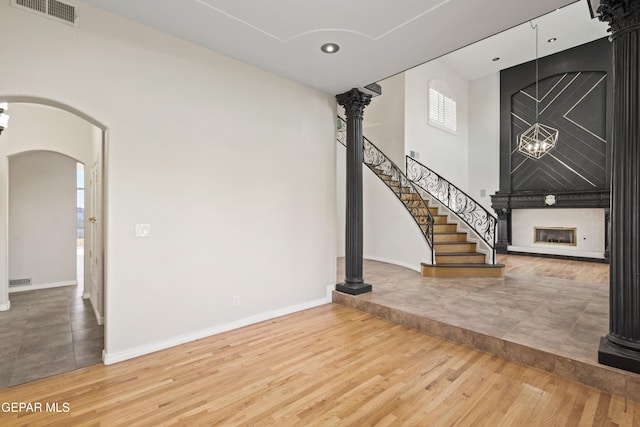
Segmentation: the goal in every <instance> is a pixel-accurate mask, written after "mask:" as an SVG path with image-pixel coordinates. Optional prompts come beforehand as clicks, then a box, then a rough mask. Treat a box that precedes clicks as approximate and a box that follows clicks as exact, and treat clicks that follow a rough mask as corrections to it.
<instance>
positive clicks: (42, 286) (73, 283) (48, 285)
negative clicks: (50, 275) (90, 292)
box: [9, 280, 78, 294]
mask: <svg viewBox="0 0 640 427" xmlns="http://www.w3.org/2000/svg"><path fill="white" fill-rule="evenodd" d="M77 285H78V281H77V280H69V281H67V282H52V283H41V284H39V285H28V286H15V287H13V288H9V293H10V294H12V293H14V292H26V291H37V290H38V289H50V288H60V287H62V286H77Z"/></svg>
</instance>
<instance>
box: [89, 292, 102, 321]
mask: <svg viewBox="0 0 640 427" xmlns="http://www.w3.org/2000/svg"><path fill="white" fill-rule="evenodd" d="M89 301H91V307H93V314H95V316H96V321H97V322H98V325H104V316H102V315H101V314H100V312H99V311H98V308H97V307H96V304H95V303H94V302H93V299H91V298H89Z"/></svg>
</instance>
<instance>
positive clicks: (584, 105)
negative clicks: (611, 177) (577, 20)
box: [510, 71, 607, 192]
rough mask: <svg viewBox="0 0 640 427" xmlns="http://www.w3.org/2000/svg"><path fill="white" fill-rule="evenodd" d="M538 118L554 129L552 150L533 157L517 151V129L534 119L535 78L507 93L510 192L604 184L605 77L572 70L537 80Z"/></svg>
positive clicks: (583, 188) (605, 171) (588, 188)
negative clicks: (509, 105)
mask: <svg viewBox="0 0 640 427" xmlns="http://www.w3.org/2000/svg"><path fill="white" fill-rule="evenodd" d="M538 86H539V87H538V93H539V98H540V100H539V104H538V111H539V113H538V114H539V119H538V121H539V122H540V123H542V124H544V125H547V126H551V127H552V128H556V129H558V131H559V138H558V142H557V144H556V147H555V149H553V150H552V151H551V152H549V153H548V154H547V155H546V156H544V157H543V158H541V159H538V160H534V159H532V158H530V157H528V156H525V155H523V154H522V153H520V152H518V142H519V137H520V134H521V133H522V132H524V131H526V130H527V129H528V128H529V127H530V126H531V125H532V124H533V123H534V122H535V121H536V98H535V96H536V87H535V82H532V83H531V84H530V85H528V86H526V87H523V88H522V89H520V90H519V91H517V92H515V93H514V94H513V95H512V96H511V126H510V127H511V129H510V130H511V132H510V133H511V135H510V143H511V150H510V153H511V154H510V166H511V168H510V169H511V170H510V175H511V177H510V178H511V179H510V181H511V191H513V192H519V191H545V190H546V191H575V190H595V189H603V188H607V144H606V131H607V114H606V110H607V108H606V100H607V99H606V98H607V93H606V89H607V78H606V73H605V72H602V71H583V72H580V71H574V72H565V73H560V74H556V75H553V76H550V77H547V78H545V79H542V80H540V81H539V84H538Z"/></svg>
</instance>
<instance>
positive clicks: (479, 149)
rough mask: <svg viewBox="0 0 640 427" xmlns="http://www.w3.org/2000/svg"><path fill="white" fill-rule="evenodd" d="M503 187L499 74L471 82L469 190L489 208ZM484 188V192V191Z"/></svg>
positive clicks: (490, 210) (472, 195) (470, 193)
mask: <svg viewBox="0 0 640 427" xmlns="http://www.w3.org/2000/svg"><path fill="white" fill-rule="evenodd" d="M499 189H500V74H499V73H494V74H490V75H488V76H486V77H483V78H480V79H477V80H473V81H471V82H469V190H468V194H469V195H470V196H471V197H473V198H474V199H475V200H477V201H478V202H479V203H480V204H482V205H483V206H484V207H485V208H486V209H487V210H488V211H489V212H491V213H494V212H493V209H491V197H490V196H491V195H492V194H494V193H495V192H496V191H498V190H499ZM483 190H484V196H483V195H482V192H483Z"/></svg>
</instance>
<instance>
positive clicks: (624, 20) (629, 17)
mask: <svg viewBox="0 0 640 427" xmlns="http://www.w3.org/2000/svg"><path fill="white" fill-rule="evenodd" d="M598 13H599V14H600V16H599V19H600V21H602V22H608V23H609V31H611V33H612V34H611V36H612V37H616V35H617V34H616V33H618V32H619V31H624V30H627V29H631V28H633V27H639V26H640V0H601V1H600V7H599V8H598Z"/></svg>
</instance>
